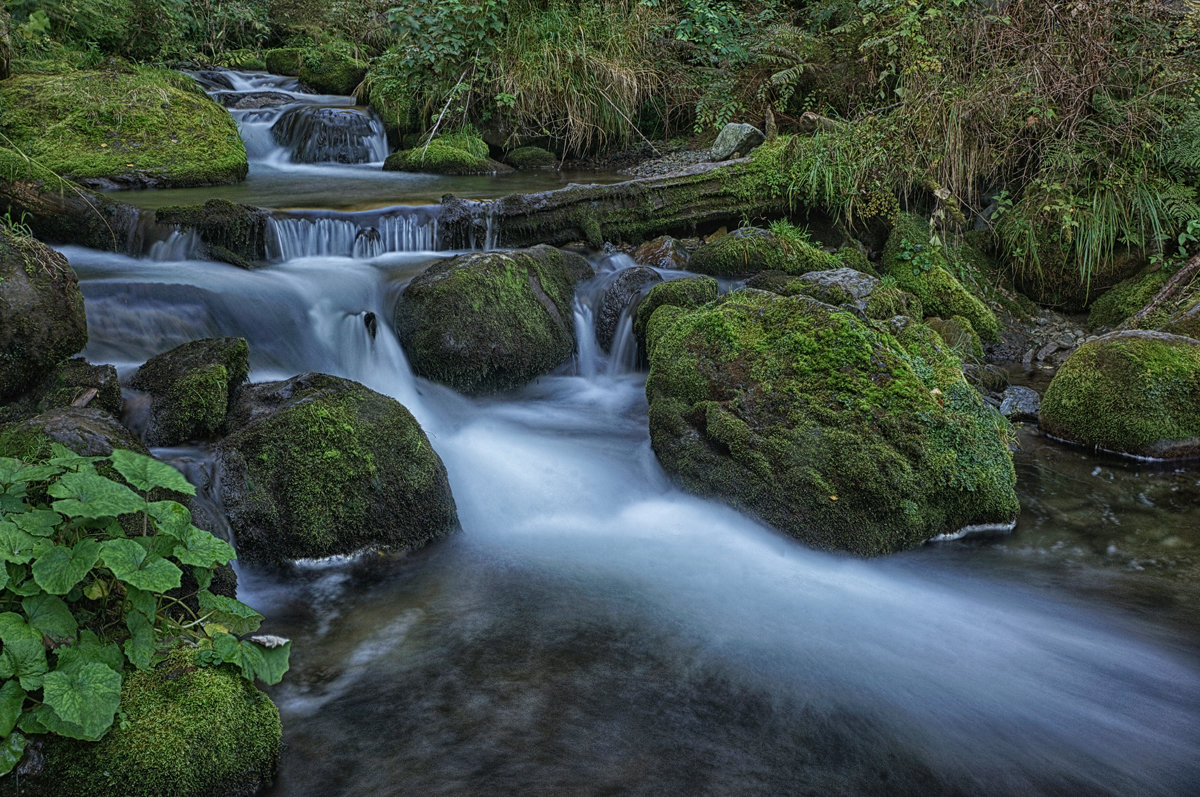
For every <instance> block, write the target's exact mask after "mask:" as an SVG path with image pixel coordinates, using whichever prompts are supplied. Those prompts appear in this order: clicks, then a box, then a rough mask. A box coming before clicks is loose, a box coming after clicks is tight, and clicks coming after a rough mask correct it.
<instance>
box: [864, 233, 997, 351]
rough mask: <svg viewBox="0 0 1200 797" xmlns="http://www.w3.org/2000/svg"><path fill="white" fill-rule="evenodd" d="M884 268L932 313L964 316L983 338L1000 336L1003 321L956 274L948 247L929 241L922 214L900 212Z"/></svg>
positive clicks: (888, 240)
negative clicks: (920, 215) (953, 271)
mask: <svg viewBox="0 0 1200 797" xmlns="http://www.w3.org/2000/svg"><path fill="white" fill-rule="evenodd" d="M882 271H883V273H884V274H888V275H890V276H892V277H893V278H894V279H895V280H896V284H897V285H898V286H899V287H900V288H902V289H903V290H906V291H908V292H909V293H911V294H913V295H915V296H916V297H917V298H918V299H920V300H921V305H922V306H923V308H924V310H925V312H926V313H928V314H929V315H933V316H939V317H941V318H951V317H953V316H956V315H959V316H963V317H964V318H966V319H967V320H969V321H970V322H971V326H972V327H974V329H975V331H976V332H978V333H979V336H980V337H981V338H982V339H983V340H985V341H989V342H991V341H995V340H998V339H999V335H1000V322H999V321H998V320H997V318H996V314H995V313H993V312H992V311H991V310H990V309H988V307H987V305H985V304H984V303H983V302H981V301H980V300H979V299H977V298H976V297H975V296H973V295H971V293H970V291H968V290H967V289H966V288H964V287H963V284H962V283H961V282H959V281H958V278H957V277H955V276H954V274H953V273H952V272H951V270H950V261H949V259H948V256H947V248H946V247H936V246H932V245H931V244H930V239H929V224H928V222H926V221H924V220H923V219H921V218H920V217H918V216H914V215H912V214H908V213H904V214H901V215H900V218H899V219H898V220H897V222H896V226H895V227H894V228H893V229H892V232H891V234H890V235H889V236H888V239H887V245H886V246H885V247H884V250H883V263H882Z"/></svg>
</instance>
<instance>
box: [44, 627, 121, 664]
mask: <svg viewBox="0 0 1200 797" xmlns="http://www.w3.org/2000/svg"><path fill="white" fill-rule="evenodd" d="M91 663H97V664H103V665H104V666H106V667H108V668H109V669H111V670H113V671H114V672H121V670H122V669H124V668H125V654H124V653H122V652H121V648H120V646H118V645H117V644H116V643H115V642H110V643H108V644H107V645H106V644H104V643H103V642H101V641H100V638H99V637H97V636H96V635H95V634H94V633H92V632H91V631H89V630H87V629H86V628H85V629H84V630H83V631H82V632H80V634H79V640H78V641H77V642H76V643H75V644H74V645H71V646H70V647H61V648H59V649H58V666H57V667H56V668H55V669H57V670H61V671H62V672H67V673H74V672H78V671H79V670H80V668H82V667H83V665H85V664H91Z"/></svg>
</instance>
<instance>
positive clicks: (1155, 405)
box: [1040, 330, 1200, 459]
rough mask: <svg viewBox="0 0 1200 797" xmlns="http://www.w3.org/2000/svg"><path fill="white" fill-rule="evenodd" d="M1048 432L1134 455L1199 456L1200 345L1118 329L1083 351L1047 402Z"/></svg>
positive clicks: (1058, 377)
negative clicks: (1119, 330) (1118, 330)
mask: <svg viewBox="0 0 1200 797" xmlns="http://www.w3.org/2000/svg"><path fill="white" fill-rule="evenodd" d="M1040 424H1041V427H1042V430H1043V431H1045V432H1046V433H1047V434H1050V435H1053V436H1054V437H1059V438H1062V439H1064V440H1069V441H1071V442H1076V443H1081V444H1083V445H1087V446H1091V447H1094V448H1101V449H1105V450H1108V451H1116V452H1120V453H1124V454H1132V455H1135V456H1143V457H1155V458H1162V459H1179V458H1186V457H1196V456H1200V340H1196V339H1195V338H1188V337H1183V336H1181V335H1170V334H1167V333H1162V332H1148V331H1142V330H1130V331H1124V332H1114V333H1110V334H1108V335H1104V336H1101V337H1100V338H1099V339H1097V340H1095V341H1092V342H1091V343H1086V344H1084V345H1083V346H1080V347H1079V348H1078V349H1076V350H1075V352H1074V353H1073V354H1071V356H1070V358H1069V359H1068V360H1067V361H1066V362H1065V363H1064V364H1063V366H1062V367H1061V368H1060V369H1059V370H1058V373H1056V374H1055V375H1054V380H1053V381H1052V382H1051V383H1050V386H1049V387H1048V388H1047V389H1046V395H1045V397H1044V398H1043V400H1042V407H1041V418H1040Z"/></svg>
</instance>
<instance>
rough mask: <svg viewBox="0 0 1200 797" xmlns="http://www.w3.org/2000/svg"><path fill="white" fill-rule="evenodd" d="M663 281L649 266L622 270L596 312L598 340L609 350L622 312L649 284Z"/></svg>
mask: <svg viewBox="0 0 1200 797" xmlns="http://www.w3.org/2000/svg"><path fill="white" fill-rule="evenodd" d="M656 282H662V277H660V276H659V275H658V272H657V271H655V270H654V269H652V268H649V267H647V266H634V267H632V268H627V269H624V270H623V271H621V273H620V274H618V275H617V277H616V279H614V280H613V281H612V282H611V283H610V284H609V286H608V290H606V291H605V292H604V297H603V298H602V299H601V300H600V307H599V309H598V310H597V312H596V341H597V342H598V343H599V344H600V348H602V349H603V350H604V351H606V352H607V351H608V350H609V349H610V348H611V347H612V342H613V338H614V337H616V334H617V323H618V322H619V321H620V320H621V313H623V312H624V311H625V308H627V307H630V306H631V305H633V304H634V302H635V301H636V300H637V298H638V296H639V295H641V294H642V292H643V291H645V290H646V288H647V286H649V285H653V284H654V283H656Z"/></svg>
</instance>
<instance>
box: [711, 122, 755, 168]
mask: <svg viewBox="0 0 1200 797" xmlns="http://www.w3.org/2000/svg"><path fill="white" fill-rule="evenodd" d="M765 139H766V137H765V136H764V135H763V134H762V132H761V131H760V130H759V129H758V128H757V127H755V126H754V125H747V124H732V123H730V124H727V125H725V127H724V129H722V130H721V132H720V134H719V135H718V136H717V140H716V141H714V142H713V145H712V149H711V150H710V151H709V157H710V158H711V159H712V160H714V161H724V160H729V159H730V158H732V157H733V155H734V153H735V152H736V153H738V154H739V155H748V154H749V153H750V150H752V149H754V148H755V147H757V146H758V145H759V144H761V143H763V141H764V140H765Z"/></svg>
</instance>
